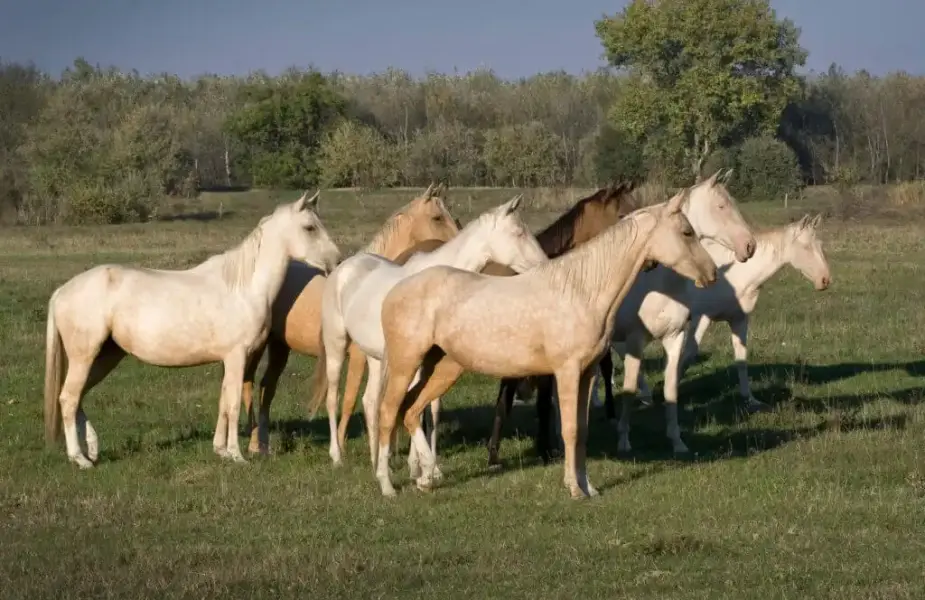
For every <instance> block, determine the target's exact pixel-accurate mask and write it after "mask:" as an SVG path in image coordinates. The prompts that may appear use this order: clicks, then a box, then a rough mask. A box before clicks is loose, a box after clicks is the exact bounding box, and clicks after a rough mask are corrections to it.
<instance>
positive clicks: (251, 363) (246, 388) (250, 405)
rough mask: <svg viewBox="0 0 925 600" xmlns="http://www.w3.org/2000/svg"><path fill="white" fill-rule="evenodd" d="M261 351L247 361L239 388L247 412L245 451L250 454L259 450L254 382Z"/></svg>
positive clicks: (261, 349)
mask: <svg viewBox="0 0 925 600" xmlns="http://www.w3.org/2000/svg"><path fill="white" fill-rule="evenodd" d="M263 351H264V349H263V348H260V349H259V350H257V351H256V352H254V354H253V355H252V356H251V357H250V358H249V359H248V360H247V365H246V366H245V367H244V383H243V385H242V387H241V399H242V400H243V402H244V410H245V411H247V434H248V436H250V443H249V444H248V447H247V451H248V452H250V453H254V452H257V451H258V450H259V444H258V442H259V440H258V431H257V418H256V416H255V415H254V380H255V379H256V378H257V367H258V366H259V365H260V359H261V358H262V357H263Z"/></svg>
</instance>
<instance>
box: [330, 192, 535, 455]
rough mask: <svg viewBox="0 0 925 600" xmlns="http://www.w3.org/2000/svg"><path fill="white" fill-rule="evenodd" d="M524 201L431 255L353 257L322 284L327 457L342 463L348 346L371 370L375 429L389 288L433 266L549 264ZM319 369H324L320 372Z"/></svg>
mask: <svg viewBox="0 0 925 600" xmlns="http://www.w3.org/2000/svg"><path fill="white" fill-rule="evenodd" d="M522 199H523V195H517V196H515V197H514V198H512V199H511V200H509V201H508V202H505V203H504V204H502V205H500V206H498V207H496V208H493V209H491V210H488V211H486V212H484V213H482V214H481V215H479V216H478V217H477V218H476V219H475V220H474V221H472V222H471V223H469V224H468V225H467V226H466V227H465V228H463V230H462V231H461V232H460V233H459V235H457V236H456V237H454V238H453V239H451V240H450V241H448V242H446V243H445V244H443V245H442V246H441V247H440V248H438V249H437V250H435V251H433V252H428V253H417V254H415V255H413V256H412V257H411V258H410V259H408V261H407V262H406V263H405V264H404V265H397V264H395V263H394V262H392V261H390V260H388V259H386V258H383V257H381V256H377V255H375V254H368V253H358V254H355V255H354V256H351V257H350V258H348V259H347V260H345V261H344V262H342V263H341V264H340V265H338V266H337V268H336V269H334V271H333V272H332V273H331V275H330V276H329V277H328V279H327V281H325V284H324V290H323V291H322V301H321V340H322V347H321V352H320V354H319V356H318V359H319V365H318V366H316V367H315V373H314V383H313V388H314V390H313V392H312V397H313V399H312V405H313V406H314V407H317V406H318V405H319V404H320V402H321V398H322V397H325V398H326V399H327V413H328V421H329V424H330V431H331V445H330V451H329V453H330V456H331V460H333V461H334V464H335V465H337V464H340V463H341V450H340V445H339V443H338V439H337V384H338V382H339V379H340V370H341V366H342V365H343V360H344V352H345V350H346V348H347V342H348V341H350V340H353V341H354V342H355V343H356V344H357V345H358V346H359V347H360V349H361V350H363V352H364V353H365V354H366V364H367V369H368V370H369V375H368V376H367V383H366V391H365V392H364V393H363V409H364V411H363V412H364V417H365V420H366V425H367V429H368V430H369V429H371V428H374V427H375V426H376V420H375V418H370V415H373V417H375V414H376V412H375V410H374V408H375V405H374V404H373V402H375V399H376V398H377V395H378V389H377V388H378V385H377V384H378V382H379V378H380V376H379V358H380V357H381V355H382V348H383V340H382V327H381V325H380V312H381V307H382V299H383V298H384V297H385V295H386V293H387V292H388V291H389V290H390V289H392V287H393V286H394V285H395V284H396V283H398V282H399V281H401V280H402V279H403V278H405V277H408V276H409V275H412V274H414V273H418V272H420V271H421V270H423V269H426V268H428V267H430V266H433V265H448V266H453V267H456V268H459V269H464V270H467V271H479V270H481V269H482V268H484V267H485V265H486V264H487V263H488V262H489V261H494V262H497V263H501V264H504V265H509V266H511V267H512V268H513V269H514V270H516V271H518V272H523V271H526V270H528V269H530V268H532V267H534V266H536V265H538V264H540V263H542V262H545V261H546V260H547V258H546V254H545V253H543V249H542V248H541V247H540V245H539V243H538V242H537V240H536V238H535V237H533V235H532V234H531V233H530V230H529V229H528V228H527V226H526V224H525V223H524V222H523V219H522V218H521V216H520V213H519V212H518V208H519V207H520V206H521V201H522ZM322 365H324V368H322ZM369 437H370V456H371V458H375V446H374V445H372V440H373V439H374V437H375V436H374V435H372V434H370V436H369Z"/></svg>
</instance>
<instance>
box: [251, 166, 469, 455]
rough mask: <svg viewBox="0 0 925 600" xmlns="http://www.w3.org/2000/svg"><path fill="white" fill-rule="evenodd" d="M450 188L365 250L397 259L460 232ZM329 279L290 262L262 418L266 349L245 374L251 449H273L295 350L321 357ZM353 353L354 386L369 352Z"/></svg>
mask: <svg viewBox="0 0 925 600" xmlns="http://www.w3.org/2000/svg"><path fill="white" fill-rule="evenodd" d="M444 190H445V186H444V185H443V184H438V185H436V186H434V185H433V184H431V185H430V186H428V188H427V189H426V190H424V193H423V194H421V195H420V196H418V197H417V198H415V199H413V200H411V201H410V202H409V203H408V204H406V205H405V206H403V207H401V208H400V209H398V210H397V211H396V212H395V213H393V214H392V216H390V217H389V218H388V219H387V220H386V222H385V224H384V225H383V226H382V229H380V230H379V232H378V233H377V234H376V235H375V236H374V237H373V239H372V240H371V241H370V242H369V244H368V245H367V246H366V248H364V249H363V252H369V253H372V254H379V255H380V256H384V257H385V258H388V259H394V258H397V257H398V256H399V255H400V254H402V253H403V252H405V251H406V250H408V249H410V248H413V247H414V246H415V245H417V244H419V243H421V242H425V241H432V240H438V241H446V240H449V239H450V238H452V237H453V236H455V235H456V234H457V233H459V226H458V223H457V221H456V220H455V219H454V218H453V215H451V214H450V212H449V211H448V210H447V208H446V205H445V204H444V202H443V199H442V198H441V197H440V196H439V194H441V193H442V192H443V191H444ZM325 280H326V274H325V272H324V271H323V270H321V269H318V268H317V267H312V266H309V265H306V264H305V263H302V262H297V261H290V263H289V267H288V268H287V269H286V277H285V279H284V280H283V285H282V287H281V288H280V290H279V294H277V296H276V300H275V301H274V302H273V307H272V310H271V319H270V334H269V336H268V338H267V344H266V347H267V348H268V350H269V352H268V354H269V357H268V359H267V366H266V370H265V371H264V374H263V378H262V379H261V381H260V393H259V396H258V397H259V399H260V400H259V417H258V418H256V419H255V415H254V408H255V407H254V403H253V388H254V379H255V375H256V373H257V366H258V364H259V363H260V358H261V357H262V356H263V349H260V350H259V351H257V352H256V353H254V355H253V357H252V358H251V360H250V361H249V362H248V365H247V369H246V370H245V372H244V410H246V411H247V423H248V424H247V430H248V432H249V435H250V445H249V446H248V451H249V452H251V453H256V452H261V453H264V454H269V453H270V431H269V424H270V406H271V404H272V402H273V397H274V396H275V395H276V386H277V383H278V382H279V378H280V376H281V375H282V374H283V370H284V369H285V368H286V362H287V361H288V359H289V352H290V351H292V350H295V351H296V352H299V353H301V354H306V355H308V356H318V354H319V353H320V352H321V290H322V289H323V288H324V282H325ZM349 354H350V359H349V364H348V367H347V381H348V386H349V385H350V383H351V377H353V378H354V380H356V379H361V378H362V377H363V370H364V369H365V368H366V360H365V356H364V355H363V352H362V351H361V350H360V349H359V347H358V346H357V345H356V344H351V345H350V348H349ZM356 385H357V386H358V385H359V383H358V382H356Z"/></svg>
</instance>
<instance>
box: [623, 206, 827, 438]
mask: <svg viewBox="0 0 925 600" xmlns="http://www.w3.org/2000/svg"><path fill="white" fill-rule="evenodd" d="M821 221H822V215H816V216H815V217H810V216H809V215H805V216H804V217H803V218H802V219H800V220H799V221H797V222H795V223H790V224H789V225H786V226H784V227H779V228H776V229H772V230H770V231H767V232H763V233H760V234H758V250H757V251H756V252H755V256H754V257H752V259H751V260H749V261H748V263H746V264H736V263H734V262H732V260H730V259H731V257H730V256H729V252H728V251H727V250H726V249H725V248H723V247H721V246H719V245H717V244H713V243H706V244H704V248H706V249H707V252H709V253H710V255H711V256H712V257H713V260H714V261H716V264H717V265H719V280H718V281H717V283H716V285H715V286H713V287H711V288H710V289H709V290H701V289H696V288H695V289H694V290H691V295H690V321H689V324H688V329H687V334H686V336H685V339H686V343H685V345H684V353H683V355H682V357H681V361H680V365H681V367H680V369H681V370H680V373H679V377H683V376H684V373H685V371H686V370H687V368H688V367H689V366H690V365H691V363H692V362H693V361H694V359H695V358H696V357H697V354H698V353H699V350H700V343H701V342H702V341H703V336H704V335H705V334H706V332H707V329H708V328H709V327H710V325H711V324H712V323H714V322H716V321H721V322H725V323H727V324H728V325H729V329H730V332H731V334H732V335H731V339H732V350H733V354H734V356H735V364H736V370H737V372H738V379H739V395H740V396H741V398H742V403H743V406H744V408H745V409H746V410H747V411H749V412H754V411H759V410H766V409H767V408H769V407H768V405H767V404H765V403H764V402H761V401H760V400H758V399H757V398H755V397H754V396H753V395H752V392H751V386H750V385H749V381H748V362H747V360H748V347H747V344H748V342H747V340H748V318H749V316H750V315H751V314H752V312H753V311H754V310H755V307H756V305H757V303H758V293H759V292H760V291H761V286H763V285H764V284H765V283H766V282H767V281H769V280H770V279H771V278H772V277H773V276H774V275H776V274H777V273H778V271H780V270H781V269H782V268H783V267H784V266H786V265H790V266H792V267H793V268H795V269H796V270H798V271H799V272H800V273H802V274H803V276H804V277H806V279H808V280H810V281H811V282H813V285H814V286H815V288H816V290H817V291H820V292H821V291H824V290H826V289H828V287H829V285H831V283H832V277H831V274H830V271H829V263H828V260H826V256H825V252H823V250H822V242H821V241H820V240H819V238H818V237H816V233H817V230H818V228H819V224H820V222H821ZM639 390H640V395H645V396H647V397H649V398H651V396H652V392H651V390H650V389H649V387H648V386H647V385H646V381H645V377H644V376H643V374H642V373H640V374H639ZM626 445H627V447H629V442H627V444H626Z"/></svg>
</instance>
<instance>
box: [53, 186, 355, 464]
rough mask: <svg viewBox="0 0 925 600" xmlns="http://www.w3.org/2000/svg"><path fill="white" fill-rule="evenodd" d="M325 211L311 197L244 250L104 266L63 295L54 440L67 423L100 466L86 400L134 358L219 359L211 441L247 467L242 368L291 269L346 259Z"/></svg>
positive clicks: (278, 216) (260, 229)
mask: <svg viewBox="0 0 925 600" xmlns="http://www.w3.org/2000/svg"><path fill="white" fill-rule="evenodd" d="M317 204H318V194H317V193H316V194H315V195H314V196H312V197H311V198H308V194H307V193H306V194H303V195H302V196H301V197H300V198H299V199H298V200H296V201H295V202H293V203H291V204H284V205H281V206H278V207H277V208H276V210H274V211H273V214H271V215H269V216H266V217H264V218H263V219H261V221H260V223H258V225H257V227H256V228H255V229H254V230H253V231H252V232H251V233H250V234H249V235H248V236H247V238H245V240H244V241H243V242H241V243H240V244H239V245H238V246H237V247H236V248H233V249H231V250H228V251H227V252H224V253H223V254H218V255H215V256H212V257H210V258H208V259H207V260H206V261H204V262H202V263H201V264H199V265H197V266H195V267H193V268H191V269H186V270H183V271H167V270H159V269H145V268H141V267H128V266H121V265H99V266H96V267H93V268H92V269H90V270H88V271H84V272H83V273H80V274H79V275H76V276H74V277H72V278H71V279H70V280H69V281H67V282H66V283H64V284H63V285H62V286H60V287H59V288H58V289H56V290H55V291H54V293H52V295H51V299H50V300H49V302H48V332H47V336H46V341H45V344H46V345H45V436H46V440H47V441H48V442H52V441H54V440H55V439H57V438H58V437H59V436H60V428H61V423H62V421H63V425H64V435H65V440H66V443H67V456H68V459H70V461H71V462H74V463H77V465H78V466H80V467H81V468H89V467H92V466H93V464H94V462H95V461H96V459H97V457H98V455H99V439H98V437H97V434H96V431H95V430H94V429H93V426H92V425H91V424H90V422H89V421H88V420H87V416H86V414H85V413H84V410H83V407H82V406H81V404H82V403H81V400H82V398H83V395H84V394H85V393H86V392H87V391H88V390H89V389H91V388H92V387H93V386H95V385H96V384H98V383H99V382H100V381H102V380H103V378H104V377H106V375H107V374H109V373H110V372H111V371H112V370H113V369H114V368H115V367H116V365H117V364H118V363H119V361H121V360H122V359H123V358H124V357H125V355H126V354H131V355H132V356H134V357H136V358H137V359H139V360H141V361H143V362H146V363H148V364H152V365H157V366H162V367H190V366H197V365H203V364H207V363H213V362H219V361H220V362H222V364H223V365H224V368H225V373H224V378H223V380H222V391H221V397H220V400H219V411H218V422H217V424H216V427H215V437H214V439H213V442H212V443H213V447H214V449H215V452H216V453H218V454H219V455H220V456H222V457H225V458H230V459H232V460H235V461H237V462H245V460H244V457H243V456H242V455H241V450H240V449H239V447H238V433H237V426H238V411H239V409H240V405H241V387H242V381H243V379H244V365H245V363H246V361H247V358H248V356H249V355H250V354H251V353H253V352H254V351H255V350H257V349H258V348H260V347H261V345H262V344H263V343H264V340H265V339H266V337H267V332H268V331H269V327H270V305H271V304H272V303H273V300H274V298H275V297H276V294H277V292H278V291H279V288H280V285H281V284H282V281H283V277H284V275H285V273H286V266H287V264H288V263H289V260H290V259H297V260H302V261H304V262H307V263H309V264H312V265H314V266H317V267H319V268H322V269H325V270H330V269H333V268H334V266H335V265H336V264H337V261H338V260H339V258H340V252H339V250H338V248H337V246H336V245H335V244H334V242H333V241H332V240H331V237H330V236H329V235H328V232H327V230H326V229H325V228H324V225H322V223H321V220H320V219H319V218H318V215H317V212H316V211H317ZM65 359H66V360H65ZM65 365H66V371H67V374H66V376H65ZM59 413H60V418H59ZM78 426H79V428H80V429H81V432H80V435H79V434H78ZM81 437H82V438H85V442H86V445H87V456H85V455H84V453H83V451H82V449H81V447H80V438H81Z"/></svg>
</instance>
